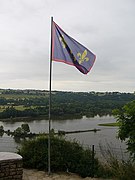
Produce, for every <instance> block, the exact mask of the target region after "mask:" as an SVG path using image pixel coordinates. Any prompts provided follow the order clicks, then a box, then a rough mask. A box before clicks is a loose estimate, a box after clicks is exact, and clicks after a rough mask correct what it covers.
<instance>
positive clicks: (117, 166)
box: [99, 144, 135, 180]
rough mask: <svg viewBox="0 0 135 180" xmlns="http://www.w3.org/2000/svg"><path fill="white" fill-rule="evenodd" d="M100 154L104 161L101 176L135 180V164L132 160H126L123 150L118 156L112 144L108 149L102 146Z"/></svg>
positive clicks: (120, 179) (108, 145)
mask: <svg viewBox="0 0 135 180" xmlns="http://www.w3.org/2000/svg"><path fill="white" fill-rule="evenodd" d="M100 152H101V154H102V156H103V159H104V161H103V164H102V166H101V167H100V170H99V175H100V176H102V177H104V178H110V177H111V178H114V179H118V180H134V177H135V163H134V162H133V161H132V160H131V159H130V158H129V159H127V158H125V156H124V154H123V152H122V150H121V154H119V156H117V154H116V152H115V151H114V150H113V148H112V146H111V144H107V147H106V148H105V147H104V146H102V145H101V144H100Z"/></svg>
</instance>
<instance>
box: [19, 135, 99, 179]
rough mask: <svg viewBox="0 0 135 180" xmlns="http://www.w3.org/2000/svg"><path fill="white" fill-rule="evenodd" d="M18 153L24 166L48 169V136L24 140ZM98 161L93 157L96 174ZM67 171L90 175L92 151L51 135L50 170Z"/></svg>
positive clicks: (96, 172) (84, 175)
mask: <svg viewBox="0 0 135 180" xmlns="http://www.w3.org/2000/svg"><path fill="white" fill-rule="evenodd" d="M19 153H20V154H21V155H22V156H23V162H24V167H26V168H36V169H40V170H46V171H47V169H48V138H47V137H46V136H40V137H37V138H35V139H32V140H27V141H24V143H23V145H22V146H21V148H20V150H19ZM98 168H99V162H98V160H97V159H94V172H95V175H96V174H98ZM67 170H68V171H69V172H73V173H78V174H79V175H81V176H82V177H86V176H91V173H92V153H91V150H90V149H86V150H84V149H83V148H82V146H81V145H79V144H78V143H77V142H75V141H74V142H70V141H66V140H65V139H63V138H59V137H51V171H52V172H56V171H67Z"/></svg>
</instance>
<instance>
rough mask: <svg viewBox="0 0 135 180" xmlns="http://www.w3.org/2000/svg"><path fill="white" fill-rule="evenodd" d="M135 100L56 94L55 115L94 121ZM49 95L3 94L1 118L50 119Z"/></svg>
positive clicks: (124, 96)
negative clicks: (95, 117) (88, 118)
mask: <svg viewBox="0 0 135 180" xmlns="http://www.w3.org/2000/svg"><path fill="white" fill-rule="evenodd" d="M131 100H135V94H133V93H119V92H103V93H101V92H61V91H60V92H59V91H54V92H52V107H51V115H52V117H55V118H57V119H58V118H59V117H60V118H61V117H63V118H65V116H67V115H70V117H73V116H79V117H80V118H81V117H82V116H83V115H86V116H87V117H93V116H96V115H97V114H98V115H100V116H102V115H107V114H112V110H113V109H114V108H120V107H122V106H123V105H124V104H125V103H127V102H130V101H131ZM48 102H49V95H48V92H47V91H40V90H11V89H8V90H1V94H0V118H1V119H3V118H10V117H12V118H14V117H26V116H27V117H35V116H39V115H44V116H48V109H49V108H48V107H49V104H48Z"/></svg>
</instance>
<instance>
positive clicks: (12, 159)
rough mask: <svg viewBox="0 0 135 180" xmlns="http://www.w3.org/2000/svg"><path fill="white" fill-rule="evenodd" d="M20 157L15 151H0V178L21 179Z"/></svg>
mask: <svg viewBox="0 0 135 180" xmlns="http://www.w3.org/2000/svg"><path fill="white" fill-rule="evenodd" d="M22 176H23V163H22V157H21V156H20V155H18V154H16V153H9V152H0V180H10V179H11V180H22Z"/></svg>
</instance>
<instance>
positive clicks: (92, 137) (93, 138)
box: [0, 116, 126, 153]
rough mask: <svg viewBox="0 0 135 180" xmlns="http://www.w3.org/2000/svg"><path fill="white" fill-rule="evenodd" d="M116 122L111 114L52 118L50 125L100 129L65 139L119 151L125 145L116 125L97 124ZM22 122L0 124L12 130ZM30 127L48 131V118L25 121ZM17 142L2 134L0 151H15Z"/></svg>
mask: <svg viewBox="0 0 135 180" xmlns="http://www.w3.org/2000/svg"><path fill="white" fill-rule="evenodd" d="M111 122H116V120H115V119H114V117H113V116H102V117H99V116H96V117H94V118H86V117H83V118H82V119H73V120H53V121H52V122H51V127H52V128H54V129H55V131H58V130H65V131H69V130H70V131H73V130H88V129H94V128H96V129H101V131H97V132H96V133H95V132H85V133H75V134H68V135H66V138H67V139H71V140H73V139H76V140H77V141H78V142H80V143H81V144H82V145H83V146H84V147H86V146H92V145H95V150H96V151H97V153H98V152H99V151H100V148H99V145H102V147H103V148H106V147H108V145H109V147H110V146H111V148H112V150H113V151H115V152H116V153H121V151H125V149H126V145H125V143H122V142H121V141H120V140H118V139H117V137H116V136H117V131H118V128H117V127H107V126H99V125H98V124H101V123H111ZM23 123H24V122H15V123H11V122H1V121H0V126H1V125H2V126H4V130H8V129H10V130H11V131H14V130H15V129H16V128H17V127H19V126H21V124H23ZM27 123H28V124H29V127H30V131H31V132H35V133H39V132H41V133H42V132H47V131H48V120H34V121H30V122H27ZM17 146H18V144H17V143H16V142H15V141H14V139H13V138H12V137H10V136H7V135H6V134H4V135H3V136H2V137H0V152H1V151H9V152H15V151H17Z"/></svg>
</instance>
